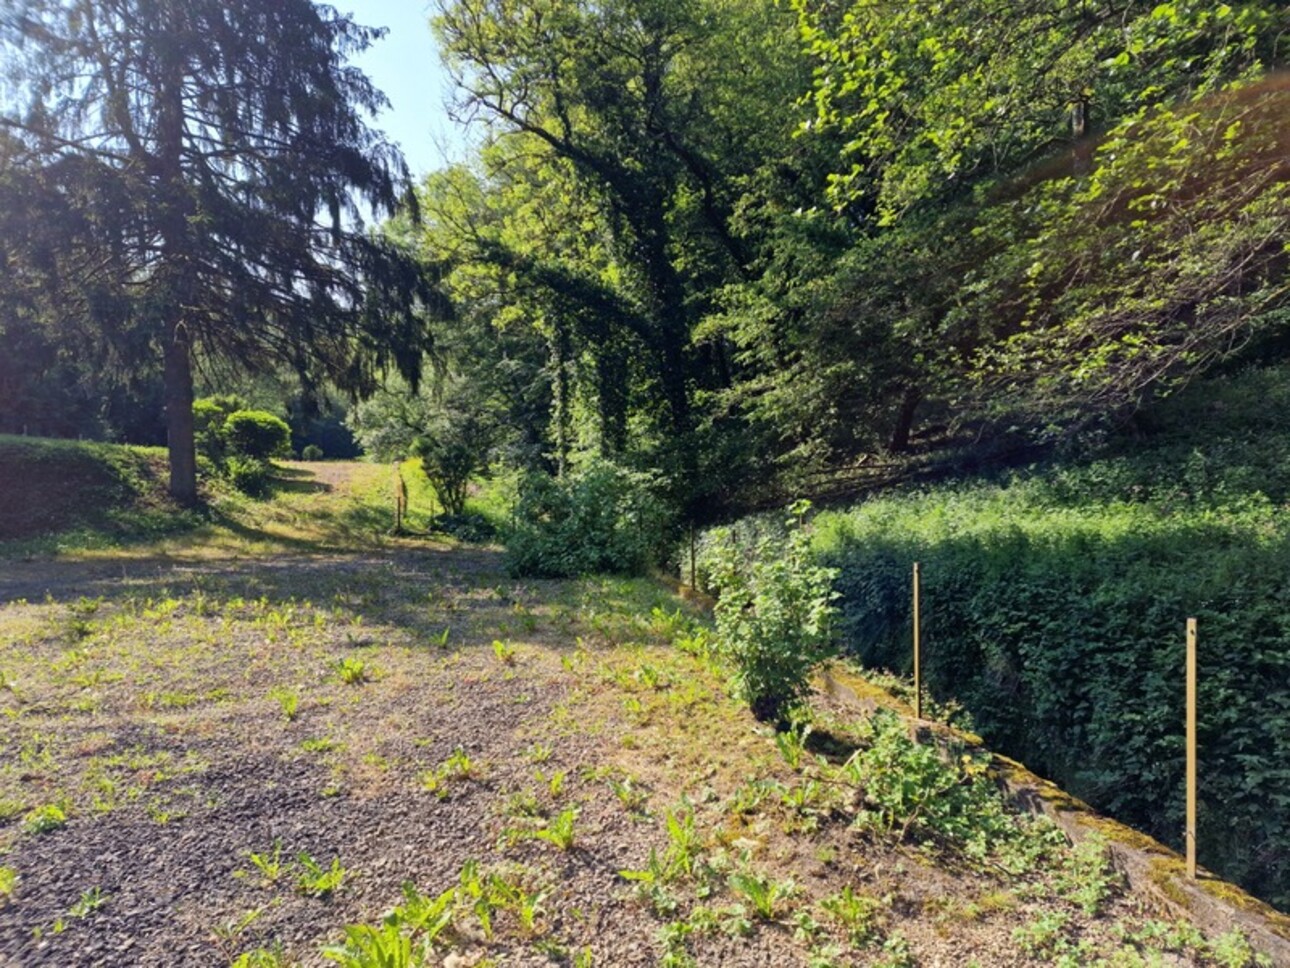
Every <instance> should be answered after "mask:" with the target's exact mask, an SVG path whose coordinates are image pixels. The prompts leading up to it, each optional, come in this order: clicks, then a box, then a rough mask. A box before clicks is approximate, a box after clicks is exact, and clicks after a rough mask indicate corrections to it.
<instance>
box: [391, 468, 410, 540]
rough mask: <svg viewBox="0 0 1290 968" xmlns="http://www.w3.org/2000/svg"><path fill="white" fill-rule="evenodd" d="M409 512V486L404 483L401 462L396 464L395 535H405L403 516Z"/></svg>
mask: <svg viewBox="0 0 1290 968" xmlns="http://www.w3.org/2000/svg"><path fill="white" fill-rule="evenodd" d="M407 510H408V485H407V484H406V483H404V481H403V474H402V472H401V471H400V470H399V462H398V461H395V462H394V533H395V534H402V533H403V515H404V514H406V513H407Z"/></svg>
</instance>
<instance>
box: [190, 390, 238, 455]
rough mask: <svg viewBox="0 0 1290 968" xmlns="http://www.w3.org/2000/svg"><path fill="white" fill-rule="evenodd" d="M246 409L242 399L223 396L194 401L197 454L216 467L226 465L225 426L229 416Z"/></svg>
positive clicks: (194, 430) (194, 431)
mask: <svg viewBox="0 0 1290 968" xmlns="http://www.w3.org/2000/svg"><path fill="white" fill-rule="evenodd" d="M245 409H246V402H245V401H244V400H242V398H241V397H235V396H232V395H228V394H221V395H218V396H213V397H202V398H200V399H198V400H194V401H193V439H194V443H195V444H196V445H197V453H198V454H200V455H202V456H203V457H205V458H207V459H208V460H210V461H211V462H212V463H213V464H215V465H216V466H220V465H222V464H223V463H224V457H225V456H226V442H225V439H224V424H225V422H226V421H227V420H228V418H229V415H230V414H233V413H236V412H237V411H239V410H245Z"/></svg>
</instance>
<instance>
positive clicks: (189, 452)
mask: <svg viewBox="0 0 1290 968" xmlns="http://www.w3.org/2000/svg"><path fill="white" fill-rule="evenodd" d="M165 392H166V444H167V448H168V450H169V452H170V496H171V497H172V498H174V499H175V500H176V501H178V502H179V503H180V504H182V505H184V506H185V507H191V506H192V505H194V504H196V503H197V452H196V448H195V446H194V444H193V361H192V355H191V347H190V346H189V342H188V330H187V328H186V327H185V326H184V324H183V323H176V324H175V325H173V326H172V327H170V332H169V334H168V335H167V337H166V369H165Z"/></svg>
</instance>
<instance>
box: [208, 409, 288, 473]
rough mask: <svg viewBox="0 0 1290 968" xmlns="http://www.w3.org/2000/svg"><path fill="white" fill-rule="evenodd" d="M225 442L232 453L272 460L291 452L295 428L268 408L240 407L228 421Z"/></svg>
mask: <svg viewBox="0 0 1290 968" xmlns="http://www.w3.org/2000/svg"><path fill="white" fill-rule="evenodd" d="M224 441H225V444H226V445H227V448H228V452H229V454H230V455H236V456H239V457H249V458H251V459H252V460H261V461H263V460H268V459H269V458H270V457H288V456H290V454H291V428H290V427H288V426H287V425H286V423H285V422H284V421H283V420H282V419H281V418H280V417H275V416H274V415H273V414H271V413H267V412H266V411H264V410H238V411H236V412H235V413H231V414H229V415H228V419H227V420H225V421H224Z"/></svg>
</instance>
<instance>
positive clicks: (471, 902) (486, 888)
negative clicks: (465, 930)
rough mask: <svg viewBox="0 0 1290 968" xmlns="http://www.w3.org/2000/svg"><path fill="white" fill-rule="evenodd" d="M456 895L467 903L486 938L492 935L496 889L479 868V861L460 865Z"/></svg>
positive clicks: (470, 861)
mask: <svg viewBox="0 0 1290 968" xmlns="http://www.w3.org/2000/svg"><path fill="white" fill-rule="evenodd" d="M457 885H458V886H457V892H458V897H459V898H460V899H461V901H462V903H464V904H465V905H467V906H468V907H469V908H470V910H471V912H472V913H473V914H474V915H475V917H476V919H477V920H478V921H479V927H480V930H481V931H483V933H484V937H485V938H486V939H491V938H492V936H493V914H494V912H496V910H497V907H498V904H497V891H496V886H495V885H494V884H493V883H492V882H491V879H490V878H487V877H485V876H484V875H483V874H482V873H481V872H480V870H479V862H478V861H476V860H468V861H466V863H465V864H463V865H462V868H461V873H460V874H459V875H458V880H457Z"/></svg>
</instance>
